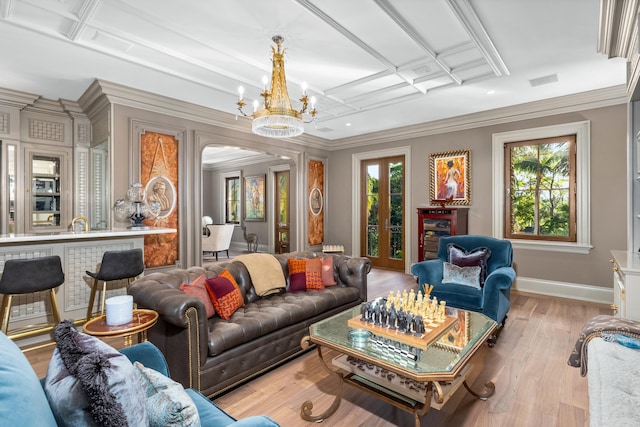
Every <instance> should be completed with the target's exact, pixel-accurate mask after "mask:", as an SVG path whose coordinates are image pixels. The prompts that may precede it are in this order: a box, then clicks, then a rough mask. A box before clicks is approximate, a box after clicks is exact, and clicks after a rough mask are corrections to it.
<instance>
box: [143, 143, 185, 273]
mask: <svg viewBox="0 0 640 427" xmlns="http://www.w3.org/2000/svg"><path fill="white" fill-rule="evenodd" d="M140 182H141V184H142V186H143V187H144V188H145V192H146V195H147V200H149V201H157V202H159V203H160V207H161V210H160V214H159V215H158V217H157V218H153V219H146V220H145V221H144V223H145V224H146V225H151V226H154V227H165V228H175V229H178V188H179V187H178V140H177V138H176V137H174V136H172V135H166V134H162V133H157V132H149V131H147V132H144V133H143V134H141V135H140ZM178 249H179V241H178V233H177V232H176V233H171V234H154V235H148V236H145V238H144V258H145V266H146V267H147V268H151V267H161V266H167V265H173V264H175V263H176V261H177V260H178Z"/></svg>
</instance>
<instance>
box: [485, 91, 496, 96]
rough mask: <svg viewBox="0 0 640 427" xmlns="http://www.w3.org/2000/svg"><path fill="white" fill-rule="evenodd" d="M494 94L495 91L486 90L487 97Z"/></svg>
mask: <svg viewBox="0 0 640 427" xmlns="http://www.w3.org/2000/svg"><path fill="white" fill-rule="evenodd" d="M494 93H496V91H495V90H488V91H487V95H493V94H494Z"/></svg>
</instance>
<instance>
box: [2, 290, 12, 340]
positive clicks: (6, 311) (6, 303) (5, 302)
mask: <svg viewBox="0 0 640 427" xmlns="http://www.w3.org/2000/svg"><path fill="white" fill-rule="evenodd" d="M10 315H11V295H5V296H4V297H3V298H2V307H0V319H2V323H0V326H2V327H3V328H2V332H4V334H5V335H7V331H8V330H9V316H10Z"/></svg>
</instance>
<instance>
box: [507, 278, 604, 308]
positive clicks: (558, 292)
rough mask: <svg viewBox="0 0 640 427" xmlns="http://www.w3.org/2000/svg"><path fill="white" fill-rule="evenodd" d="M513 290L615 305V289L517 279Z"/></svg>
mask: <svg viewBox="0 0 640 427" xmlns="http://www.w3.org/2000/svg"><path fill="white" fill-rule="evenodd" d="M512 289H513V290H515V291H521V292H529V293H532V294H541V295H548V296H553V297H561V298H571V299H575V300H580V301H590V302H597V303H602V304H612V303H613V289H612V288H603V287H600V286H591V285H581V284H577V283H567V282H556V281H553V280H542V279H534V278H531V277H520V276H518V277H516V281H515V283H514V284H513V288H512Z"/></svg>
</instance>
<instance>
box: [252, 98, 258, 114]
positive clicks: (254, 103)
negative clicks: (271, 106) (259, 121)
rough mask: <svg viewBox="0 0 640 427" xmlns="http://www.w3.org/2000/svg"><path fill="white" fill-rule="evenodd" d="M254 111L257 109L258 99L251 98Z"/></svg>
mask: <svg viewBox="0 0 640 427" xmlns="http://www.w3.org/2000/svg"><path fill="white" fill-rule="evenodd" d="M256 111H258V100H257V99H254V100H253V112H254V113H255V112H256Z"/></svg>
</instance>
